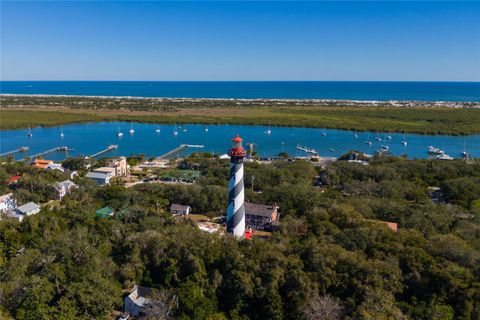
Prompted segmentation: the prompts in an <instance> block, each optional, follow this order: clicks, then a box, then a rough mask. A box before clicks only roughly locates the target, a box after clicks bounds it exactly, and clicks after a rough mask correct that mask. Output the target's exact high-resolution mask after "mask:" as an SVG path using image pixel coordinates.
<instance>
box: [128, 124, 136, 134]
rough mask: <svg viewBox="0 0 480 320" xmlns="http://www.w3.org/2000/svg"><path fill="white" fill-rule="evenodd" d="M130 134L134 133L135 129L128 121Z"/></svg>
mask: <svg viewBox="0 0 480 320" xmlns="http://www.w3.org/2000/svg"><path fill="white" fill-rule="evenodd" d="M129 132H130V134H134V133H135V130H134V129H133V123H130V131H129Z"/></svg>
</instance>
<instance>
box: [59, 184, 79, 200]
mask: <svg viewBox="0 0 480 320" xmlns="http://www.w3.org/2000/svg"><path fill="white" fill-rule="evenodd" d="M53 187H54V188H55V191H56V192H57V194H56V196H57V199H58V200H62V198H63V197H64V196H66V195H67V194H68V193H69V192H70V191H71V190H73V189H75V188H77V185H76V184H75V183H74V182H73V181H70V180H65V181H62V182H55V184H54V185H53Z"/></svg>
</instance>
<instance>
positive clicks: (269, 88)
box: [0, 81, 480, 102]
mask: <svg viewBox="0 0 480 320" xmlns="http://www.w3.org/2000/svg"><path fill="white" fill-rule="evenodd" d="M0 93H17V94H54V95H90V96H134V97H169V98H175V97H185V98H245V99H253V98H278V99H280V98H281V99H348V100H423V101H475V102H479V101H480V83H479V82H386V81H372V82H367V81H365V82H364V81H1V82H0Z"/></svg>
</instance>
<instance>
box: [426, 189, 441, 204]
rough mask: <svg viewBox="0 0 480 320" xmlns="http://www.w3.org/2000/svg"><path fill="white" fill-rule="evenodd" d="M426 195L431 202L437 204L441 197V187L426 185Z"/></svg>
mask: <svg viewBox="0 0 480 320" xmlns="http://www.w3.org/2000/svg"><path fill="white" fill-rule="evenodd" d="M427 194H428V197H429V198H430V200H432V201H433V203H436V204H439V203H440V201H441V199H442V189H440V187H428V191H427Z"/></svg>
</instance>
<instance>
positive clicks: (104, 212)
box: [95, 207, 113, 218]
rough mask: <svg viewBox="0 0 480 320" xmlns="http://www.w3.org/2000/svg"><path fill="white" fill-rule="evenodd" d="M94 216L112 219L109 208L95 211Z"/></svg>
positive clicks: (111, 212) (111, 210)
mask: <svg viewBox="0 0 480 320" xmlns="http://www.w3.org/2000/svg"><path fill="white" fill-rule="evenodd" d="M95 215H96V216H97V217H100V218H109V217H113V209H112V208H110V207H104V208H102V209H98V210H97V211H95Z"/></svg>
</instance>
